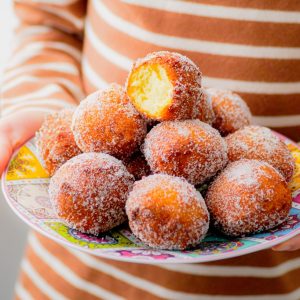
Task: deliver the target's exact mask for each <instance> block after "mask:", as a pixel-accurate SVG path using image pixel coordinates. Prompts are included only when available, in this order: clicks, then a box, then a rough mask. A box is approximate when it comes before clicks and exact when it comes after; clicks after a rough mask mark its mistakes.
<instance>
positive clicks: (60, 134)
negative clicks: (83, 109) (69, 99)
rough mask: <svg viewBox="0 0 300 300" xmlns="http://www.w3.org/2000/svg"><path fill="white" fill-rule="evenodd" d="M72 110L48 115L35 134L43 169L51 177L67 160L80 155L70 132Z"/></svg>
mask: <svg viewBox="0 0 300 300" xmlns="http://www.w3.org/2000/svg"><path fill="white" fill-rule="evenodd" d="M73 112H74V109H64V110H62V111H59V112H56V113H53V114H50V115H48V116H47V117H46V118H45V121H44V122H43V124H42V126H41V128H40V129H39V131H38V132H37V133H36V145H37V148H38V151H39V153H40V156H41V158H42V160H43V163H44V167H45V168H46V170H47V171H48V173H49V175H50V176H52V175H53V174H54V172H55V171H56V170H57V169H58V168H59V167H60V166H61V165H62V164H63V163H65V162H66V161H67V160H69V159H70V158H72V157H73V156H76V155H78V154H80V153H81V151H80V149H79V148H78V146H77V145H76V143H75V140H74V136H73V133H72V131H71V122H72V116H73Z"/></svg>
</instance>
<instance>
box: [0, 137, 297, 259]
mask: <svg viewBox="0 0 300 300" xmlns="http://www.w3.org/2000/svg"><path fill="white" fill-rule="evenodd" d="M276 134H277V133H276ZM277 135H278V136H279V137H280V138H281V139H282V140H283V141H284V142H285V143H286V144H287V146H288V147H289V149H290V151H291V153H292V154H293V156H294V157H295V160H296V164H297V168H296V172H295V175H294V178H293V180H292V182H291V183H290V189H291V191H292V193H293V207H292V209H291V211H290V215H289V217H288V219H287V221H286V222H284V223H283V224H282V225H280V226H279V227H277V228H275V229H272V230H269V231H267V232H262V233H259V234H255V235H251V236H248V237H244V238H234V239H230V238H228V237H225V236H222V235H220V234H214V233H209V234H208V236H207V237H206V238H205V239H204V241H203V242H201V243H200V245H199V246H198V247H197V248H195V249H192V250H186V251H164V250H154V249H151V248H149V247H147V246H146V245H144V244H143V243H142V242H141V241H140V240H138V239H137V238H136V237H135V236H134V235H133V234H132V233H131V231H130V229H129V227H128V226H127V225H122V226H120V227H117V228H115V229H113V230H111V231H109V232H106V233H105V234H102V235H99V236H92V235H87V234H83V233H81V232H79V231H77V230H74V229H71V228H68V227H67V226H65V225H64V224H63V223H62V222H61V221H60V220H59V219H58V218H57V217H56V215H55V213H54V211H53V209H52V206H51V203H50V200H49V196H48V184H49V177H48V174H47V172H46V171H45V169H44V168H43V166H42V163H41V161H42V160H41V159H40V157H39V155H38V152H37V149H36V146H35V141H34V139H32V140H30V141H29V142H27V143H26V144H25V145H23V146H22V147H21V148H20V149H18V150H17V151H16V152H15V154H14V155H13V157H12V159H11V161H10V163H9V165H8V167H7V169H6V171H5V172H4V174H3V177H2V189H3V192H4V195H5V198H6V200H7V202H8V204H9V206H10V207H11V208H12V210H13V211H14V212H15V213H16V214H17V215H18V216H19V217H20V218H21V219H22V220H23V221H24V222H26V223H27V224H28V225H29V226H30V227H32V228H33V229H35V230H37V231H38V232H40V233H42V234H43V235H45V236H47V237H49V238H50V239H52V240H54V241H56V242H58V243H61V244H63V245H65V246H69V247H72V248H76V249H78V250H81V251H84V252H87V253H89V254H93V255H96V256H101V257H106V258H111V259H116V260H123V261H130V262H136V263H160V264H161V263H199V262H208V261H215V260H221V259H227V258H232V257H236V256H240V255H244V254H248V253H252V252H257V251H260V250H263V249H266V248H270V247H272V246H274V245H277V244H279V243H281V242H283V241H285V240H287V239H290V238H291V237H293V236H295V235H297V234H298V233H300V148H299V146H298V145H297V144H295V143H294V142H292V141H291V140H289V139H288V138H286V137H284V136H282V135H279V134H277Z"/></svg>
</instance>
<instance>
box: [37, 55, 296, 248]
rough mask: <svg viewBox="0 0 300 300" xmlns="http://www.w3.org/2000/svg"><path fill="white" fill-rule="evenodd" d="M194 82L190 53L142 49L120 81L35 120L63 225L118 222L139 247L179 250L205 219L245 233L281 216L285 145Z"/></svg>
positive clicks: (234, 104) (288, 169)
mask: <svg viewBox="0 0 300 300" xmlns="http://www.w3.org/2000/svg"><path fill="white" fill-rule="evenodd" d="M201 79H202V75H201V71H200V69H199V67H198V66H197V65H196V64H195V63H194V62H192V61H191V60H190V59H189V58H187V57H185V56H183V55H181V54H179V53H171V52H168V51H160V52H155V53H151V54H149V55H147V56H146V57H144V58H141V59H138V60H137V61H136V62H135V63H134V64H133V66H132V69H131V71H130V73H129V74H128V79H127V81H126V83H125V84H124V86H121V85H118V84H111V85H109V86H108V87H107V88H106V89H104V90H99V91H96V92H95V93H93V94H91V95H89V96H88V97H87V98H86V99H85V100H83V101H82V102H81V103H80V104H79V106H78V107H77V108H76V109H75V110H74V111H68V112H67V113H66V112H65V111H62V112H59V113H56V114H54V115H52V116H49V117H48V118H47V119H46V121H45V122H44V124H43V126H42V127H41V129H40V131H39V132H38V133H37V145H38V149H39V152H40V155H41V157H42V159H43V160H44V165H45V168H46V169H47V170H48V172H49V174H50V176H52V177H51V180H50V186H49V194H50V199H51V202H52V204H53V207H54V208H55V210H56V213H57V215H58V216H59V218H61V220H62V221H63V222H65V224H67V225H68V226H70V227H72V228H74V229H77V230H79V231H81V232H84V233H88V234H94V235H98V234H100V233H103V232H105V231H107V230H110V229H112V228H114V227H116V226H118V225H120V224H122V223H123V222H125V221H127V220H128V222H129V226H130V228H131V230H132V232H133V234H135V235H136V236H137V237H138V238H139V239H140V240H141V241H143V242H144V243H145V244H146V245H148V246H150V247H153V248H158V249H174V250H184V249H188V248H190V247H195V246H197V245H198V244H199V243H200V242H201V240H202V239H203V238H204V237H205V236H206V234H207V232H208V229H209V227H210V226H213V227H215V228H216V229H217V230H219V231H220V232H221V233H223V234H225V235H228V236H244V235H249V234H253V233H256V232H260V231H263V230H268V229H270V228H273V227H275V226H278V225H279V224H281V223H282V222H284V221H285V220H286V218H287V216H288V214H289V210H290V208H291V203H292V196H291V192H290V190H289V188H288V182H289V181H290V180H291V179H292V177H293V173H294V168H295V163H294V160H293V157H292V155H291V153H290V152H289V150H288V149H287V147H286V145H285V144H284V143H283V142H281V140H280V139H279V138H278V137H277V136H276V135H275V134H274V133H273V132H272V131H271V130H269V129H268V128H264V127H260V126H254V125H252V120H251V119H252V118H251V113H250V110H249V108H248V107H247V105H246V103H245V102H244V101H243V99H242V98H241V97H240V96H239V95H237V94H235V93H233V92H231V91H226V90H220V89H216V88H205V87H203V86H202V83H201ZM62 137H64V138H62ZM203 184H208V186H209V187H208V190H207V192H206V195H205V197H203V196H202V195H201V193H200V192H199V191H198V187H200V186H201V185H203Z"/></svg>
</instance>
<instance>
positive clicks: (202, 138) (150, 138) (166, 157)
mask: <svg viewBox="0 0 300 300" xmlns="http://www.w3.org/2000/svg"><path fill="white" fill-rule="evenodd" d="M142 151H143V153H144V155H145V158H146V160H147V162H148V164H149V166H150V168H151V170H152V171H153V172H154V173H165V174H169V175H174V176H179V177H184V178H186V179H187V180H188V181H189V182H190V183H192V184H195V185H196V184H200V183H203V182H204V181H205V180H207V179H209V178H210V177H212V176H214V175H215V174H216V173H217V172H218V171H219V170H221V169H223V168H224V167H225V165H226V164H227V146H226V142H225V141H224V139H223V138H222V137H221V136H220V134H219V132H218V131H217V130H216V129H214V128H212V127H211V126H209V125H208V124H205V123H203V122H201V121H199V120H185V121H166V122H163V123H160V124H158V125H156V126H155V127H153V128H152V129H151V131H150V132H149V133H148V134H147V136H146V139H145V142H144V145H143V147H142Z"/></svg>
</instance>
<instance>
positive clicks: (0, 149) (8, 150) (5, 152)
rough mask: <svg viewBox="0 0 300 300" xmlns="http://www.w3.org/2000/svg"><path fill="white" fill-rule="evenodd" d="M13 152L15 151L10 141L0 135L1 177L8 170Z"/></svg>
mask: <svg viewBox="0 0 300 300" xmlns="http://www.w3.org/2000/svg"><path fill="white" fill-rule="evenodd" d="M12 152H13V150H12V146H11V144H10V141H9V140H8V139H7V138H6V136H3V134H2V135H1V134H0V175H2V173H3V171H4V169H5V168H6V166H7V164H8V161H9V159H10V157H11V155H12Z"/></svg>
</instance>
